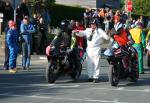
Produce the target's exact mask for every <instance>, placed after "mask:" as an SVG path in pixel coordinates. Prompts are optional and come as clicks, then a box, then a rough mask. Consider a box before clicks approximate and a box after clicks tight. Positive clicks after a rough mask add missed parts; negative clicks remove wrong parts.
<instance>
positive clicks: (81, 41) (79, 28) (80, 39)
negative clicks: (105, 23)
mask: <svg viewBox="0 0 150 103" xmlns="http://www.w3.org/2000/svg"><path fill="white" fill-rule="evenodd" d="M74 30H79V31H82V30H84V26H83V25H81V24H80V23H79V22H78V21H76V22H75V28H74ZM76 39H77V44H78V46H79V47H80V48H82V49H83V45H84V41H83V40H84V38H83V37H79V36H77V37H76ZM82 56H83V51H81V52H80V57H82Z"/></svg>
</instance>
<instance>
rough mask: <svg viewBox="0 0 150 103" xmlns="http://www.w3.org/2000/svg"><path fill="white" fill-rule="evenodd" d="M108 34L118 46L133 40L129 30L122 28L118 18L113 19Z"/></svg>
mask: <svg viewBox="0 0 150 103" xmlns="http://www.w3.org/2000/svg"><path fill="white" fill-rule="evenodd" d="M110 34H111V36H112V37H113V38H114V40H115V41H116V42H117V43H118V44H119V45H120V46H126V45H127V44H128V43H133V42H134V41H133V39H132V37H131V35H130V34H129V32H127V30H126V29H124V28H123V24H122V23H121V22H120V18H117V19H115V20H114V28H112V30H111V32H110Z"/></svg>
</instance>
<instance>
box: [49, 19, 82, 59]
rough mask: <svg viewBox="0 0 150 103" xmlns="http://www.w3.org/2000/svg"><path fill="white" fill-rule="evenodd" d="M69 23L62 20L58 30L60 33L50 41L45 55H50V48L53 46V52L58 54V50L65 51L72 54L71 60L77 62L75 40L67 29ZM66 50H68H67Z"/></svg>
mask: <svg viewBox="0 0 150 103" xmlns="http://www.w3.org/2000/svg"><path fill="white" fill-rule="evenodd" d="M69 25H70V22H69V21H68V20H64V21H62V22H61V25H60V28H61V31H60V32H59V33H58V35H56V36H55V38H54V39H53V40H52V42H51V44H50V45H49V46H48V47H47V50H46V55H47V56H49V55H50V49H51V46H54V48H55V52H59V50H60V48H61V47H62V48H63V49H66V50H67V51H66V52H67V53H68V54H70V53H73V58H74V59H75V60H77V59H78V58H77V57H78V56H77V55H79V53H77V52H76V49H75V47H76V46H77V45H76V44H77V43H76V39H75V37H74V36H72V35H71V33H72V32H71V29H70V28H69ZM67 48H68V49H67Z"/></svg>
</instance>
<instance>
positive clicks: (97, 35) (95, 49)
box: [73, 19, 109, 83]
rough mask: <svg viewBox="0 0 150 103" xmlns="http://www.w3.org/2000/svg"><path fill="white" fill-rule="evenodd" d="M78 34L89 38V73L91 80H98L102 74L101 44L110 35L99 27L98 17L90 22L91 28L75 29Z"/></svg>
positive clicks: (87, 50)
mask: <svg viewBox="0 0 150 103" xmlns="http://www.w3.org/2000/svg"><path fill="white" fill-rule="evenodd" d="M73 32H75V33H76V35H77V36H80V37H83V36H86V38H87V49H86V52H87V73H88V77H89V79H88V81H89V82H94V83H96V82H98V78H99V74H100V68H99V63H100V57H101V44H102V43H103V39H105V40H108V39H109V36H108V35H107V34H106V32H105V31H103V30H102V29H101V28H98V21H97V20H96V19H94V20H92V21H91V22H90V28H87V29H86V30H84V31H75V30H74V31H73Z"/></svg>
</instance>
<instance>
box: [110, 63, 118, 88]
mask: <svg viewBox="0 0 150 103" xmlns="http://www.w3.org/2000/svg"><path fill="white" fill-rule="evenodd" d="M108 77H109V82H110V84H111V86H117V85H118V83H119V72H118V71H117V69H116V68H115V67H114V65H110V66H109V73H108Z"/></svg>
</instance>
